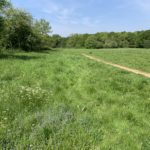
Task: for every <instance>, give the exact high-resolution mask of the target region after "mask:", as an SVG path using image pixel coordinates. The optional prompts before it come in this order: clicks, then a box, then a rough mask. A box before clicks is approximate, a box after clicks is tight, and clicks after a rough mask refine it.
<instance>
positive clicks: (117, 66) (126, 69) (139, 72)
mask: <svg viewBox="0 0 150 150" xmlns="http://www.w3.org/2000/svg"><path fill="white" fill-rule="evenodd" d="M82 55H83V56H85V57H87V58H89V59H91V60H95V61H97V62H101V63H104V64H107V65H111V66H113V67H116V68H120V69H122V70H125V71H128V72H132V73H135V74H138V75H142V76H144V77H147V78H150V73H147V72H143V71H140V70H137V69H133V68H128V67H125V66H121V65H118V64H114V63H112V62H108V61H104V60H102V59H99V58H96V57H93V56H90V55H87V54H85V53H82Z"/></svg>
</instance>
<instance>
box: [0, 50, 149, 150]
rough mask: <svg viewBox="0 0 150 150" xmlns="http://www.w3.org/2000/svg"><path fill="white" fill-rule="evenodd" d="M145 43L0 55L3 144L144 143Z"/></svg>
mask: <svg viewBox="0 0 150 150" xmlns="http://www.w3.org/2000/svg"><path fill="white" fill-rule="evenodd" d="M81 53H86V54H88V55H92V56H95V57H97V58H101V59H103V60H106V61H110V62H113V63H117V64H120V65H124V66H127V67H131V68H134V69H139V70H141V71H145V72H149V73H150V49H103V50H87V49H56V50H51V51H48V52H45V53H33V52H30V53H25V52H19V53H14V54H3V55H0V149H8V150H9V149H11V150H13V149H16V150H24V149H25V150H26V149H28V150H30V149H31V150H38V149H39V150H41V149H45V150H101V149H102V150H149V149H150V79H149V78H146V77H143V76H140V75H136V74H133V73H129V72H126V71H123V70H120V69H118V68H114V67H112V66H109V65H105V64H102V63H98V62H95V61H93V60H90V59H88V58H86V57H84V56H82V55H81Z"/></svg>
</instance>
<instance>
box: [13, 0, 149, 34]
mask: <svg viewBox="0 0 150 150" xmlns="http://www.w3.org/2000/svg"><path fill="white" fill-rule="evenodd" d="M11 1H12V3H13V4H14V6H15V7H19V8H22V9H25V10H27V11H29V12H30V13H32V15H33V16H34V17H35V18H38V19H39V18H44V19H46V20H48V21H49V22H50V24H51V26H52V29H53V34H56V33H57V34H60V35H63V36H68V35H70V34H72V33H96V32H102V31H108V32H109V31H136V30H146V29H150V0H11Z"/></svg>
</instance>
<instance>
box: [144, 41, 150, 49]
mask: <svg viewBox="0 0 150 150" xmlns="http://www.w3.org/2000/svg"><path fill="white" fill-rule="evenodd" d="M143 46H144V48H150V40H144V44H143Z"/></svg>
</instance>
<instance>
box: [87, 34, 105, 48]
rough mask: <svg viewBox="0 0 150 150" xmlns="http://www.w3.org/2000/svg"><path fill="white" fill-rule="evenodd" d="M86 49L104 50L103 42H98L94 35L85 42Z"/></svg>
mask: <svg viewBox="0 0 150 150" xmlns="http://www.w3.org/2000/svg"><path fill="white" fill-rule="evenodd" d="M85 47H86V48H103V43H102V42H101V41H98V39H97V38H96V37H95V36H94V35H92V36H89V37H88V38H87V40H86V41H85Z"/></svg>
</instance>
